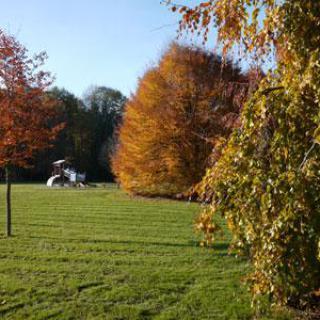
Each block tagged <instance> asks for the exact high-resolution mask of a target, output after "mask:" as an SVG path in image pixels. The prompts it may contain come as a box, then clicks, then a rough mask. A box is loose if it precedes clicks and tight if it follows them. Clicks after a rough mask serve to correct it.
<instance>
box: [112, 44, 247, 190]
mask: <svg viewBox="0 0 320 320" xmlns="http://www.w3.org/2000/svg"><path fill="white" fill-rule="evenodd" d="M247 87H248V81H247V79H246V77H244V76H243V75H241V74H240V71H239V69H238V68H236V67H235V66H233V65H232V64H231V63H226V65H224V67H223V68H222V63H221V59H220V58H219V57H217V56H215V55H213V54H210V53H207V52H205V51H203V50H200V49H196V48H189V47H185V46H180V45H178V44H175V43H174V44H172V45H171V46H170V48H169V49H168V51H167V52H166V53H165V54H164V55H163V56H162V58H161V60H160V62H159V65H158V66H156V67H154V68H151V69H149V70H148V71H147V72H146V73H145V74H144V76H143V77H142V78H141V79H140V82H139V87H138V90H137V92H136V94H134V95H133V96H132V97H131V98H130V99H129V101H128V103H127V105H126V108H125V115H124V120H123V125H122V127H121V128H120V130H119V146H118V149H117V152H116V154H115V155H114V157H113V159H112V163H113V171H114V173H115V175H116V176H117V179H118V181H119V182H120V183H121V185H122V186H123V187H124V189H125V190H127V191H129V192H131V193H136V194H143V195H167V196H172V195H175V194H178V193H182V192H185V191H187V190H188V189H189V188H190V187H191V186H193V185H194V184H196V183H198V182H199V181H200V180H201V178H202V176H203V175H204V172H205V168H206V166H207V161H208V157H209V155H210V154H211V153H212V149H213V146H214V144H215V142H216V141H217V140H221V137H227V136H228V135H229V133H230V132H231V128H232V127H233V126H234V125H235V121H236V120H237V118H238V113H239V109H240V105H241V102H242V100H243V98H244V97H245V96H246V92H247Z"/></svg>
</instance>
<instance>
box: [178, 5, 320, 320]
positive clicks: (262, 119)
mask: <svg viewBox="0 0 320 320" xmlns="http://www.w3.org/2000/svg"><path fill="white" fill-rule="evenodd" d="M172 9H173V11H177V10H178V11H179V12H180V13H181V14H182V19H181V23H180V30H181V31H183V30H191V31H193V32H194V31H195V30H197V31H198V32H200V33H201V31H203V35H204V39H205V40H206V39H207V37H208V35H210V30H211V28H213V27H215V28H217V33H218V41H219V42H220V44H221V45H222V48H223V50H224V53H225V54H226V53H227V52H230V50H232V49H234V48H237V49H239V48H241V49H242V52H243V53H244V54H245V57H247V58H249V59H251V58H252V57H253V58H254V59H255V60H260V61H265V60H266V58H267V57H270V56H271V55H272V53H273V52H274V53H275V57H274V58H275V61H276V62H277V66H276V68H275V69H274V70H270V73H269V75H268V76H267V77H266V78H265V79H264V80H263V81H262V82H261V83H260V86H259V88H258V90H257V91H256V93H255V94H254V95H253V96H252V97H251V99H249V101H248V103H247V104H246V106H245V107H244V108H243V111H242V115H241V126H240V127H239V128H237V129H236V130H235V131H234V132H233V134H232V136H231V139H230V141H229V143H228V145H227V147H226V148H225V149H224V150H223V155H222V157H221V158H220V159H219V161H218V162H217V163H216V164H215V165H214V166H213V167H212V168H211V169H210V170H208V172H207V174H206V177H205V179H204V182H203V185H204V186H203V187H204V189H205V190H206V192H207V191H208V190H211V197H212V198H211V205H210V206H209V207H208V208H207V209H206V210H205V211H204V212H203V213H202V214H201V216H200V217H199V219H198V221H197V228H198V229H199V230H202V231H203V232H204V233H205V237H206V239H205V240H206V241H207V242H211V241H212V235H213V234H212V233H213V232H214V231H215V230H216V229H218V227H217V222H216V220H215V218H214V217H215V215H216V214H222V216H223V217H225V218H226V219H227V221H228V225H229V226H230V229H231V231H232V233H233V237H234V240H233V248H235V249H238V250H240V252H242V253H246V254H249V256H250V260H251V261H252V265H253V268H252V273H251V275H250V277H249V279H250V284H251V289H252V293H253V297H254V302H257V304H256V305H257V306H259V303H258V302H260V301H261V299H260V298H262V297H263V296H265V295H267V296H268V297H269V299H270V300H271V301H272V302H273V303H275V304H282V305H286V304H289V305H291V306H295V307H303V308H305V307H306V306H307V305H308V304H309V306H312V305H318V306H319V305H320V301H319V293H320V152H319V151H320V149H319V148H320V116H319V115H320V18H319V17H320V1H314V0H305V1H301V0H283V1H277V0H247V1H242V0H233V1H230V0H211V1H204V2H201V3H200V4H199V5H198V6H196V7H194V8H188V7H186V6H177V5H172ZM206 192H205V193H206ZM318 312H319V311H318ZM318 317H319V313H318V315H317V316H316V318H318Z"/></svg>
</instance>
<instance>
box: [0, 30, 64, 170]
mask: <svg viewBox="0 0 320 320" xmlns="http://www.w3.org/2000/svg"><path fill="white" fill-rule="evenodd" d="M45 58H46V56H45V54H44V53H41V54H39V55H38V56H36V57H35V58H34V59H29V58H28V57H27V50H26V49H25V48H24V47H23V46H22V45H21V44H20V43H18V42H17V41H16V40H15V39H14V38H13V37H11V36H8V35H6V34H5V33H4V32H3V31H2V30H0V119H1V121H0V167H6V168H8V167H12V166H16V167H27V166H28V165H29V161H30V159H31V158H32V156H33V155H34V152H35V151H36V150H39V149H43V148H47V147H48V146H49V144H50V141H51V140H52V139H54V138H55V136H56V134H57V133H58V132H59V130H60V129H61V128H62V125H61V124H60V125H55V126H52V125H51V123H50V121H51V119H52V117H53V116H54V115H55V109H54V106H56V102H55V101H54V100H53V99H51V98H50V97H49V96H48V94H46V89H47V88H48V86H49V85H50V84H51V78H50V74H49V73H47V72H43V71H38V68H39V67H40V66H41V65H42V64H43V62H44V60H45Z"/></svg>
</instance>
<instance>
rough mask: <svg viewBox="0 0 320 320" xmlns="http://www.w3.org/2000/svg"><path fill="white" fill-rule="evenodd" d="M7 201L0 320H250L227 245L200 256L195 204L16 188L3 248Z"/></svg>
mask: <svg viewBox="0 0 320 320" xmlns="http://www.w3.org/2000/svg"><path fill="white" fill-rule="evenodd" d="M4 200H5V187H4V185H1V186H0V212H1V215H0V228H1V229H0V318H3V319H252V317H253V311H252V309H251V308H250V296H249V293H248V291H247V289H246V287H245V286H244V285H243V284H241V278H242V277H243V276H244V275H245V273H246V271H247V270H248V263H247V262H246V261H245V260H243V259H242V260H241V259H236V258H235V257H234V256H230V255H228V252H227V251H228V250H227V248H228V242H229V238H228V236H226V238H225V239H224V240H221V241H220V242H218V243H216V245H215V246H214V249H205V248H201V247H199V246H198V239H197V237H196V236H195V234H194V233H193V229H192V222H193V219H194V217H195V215H196V213H197V212H198V210H199V206H198V205H197V204H189V203H184V202H176V201H169V200H159V199H153V200H147V199H142V198H130V197H129V196H127V195H125V194H124V193H123V192H122V191H120V190H118V189H117V188H116V187H115V186H113V185H108V186H107V187H105V188H102V187H100V188H91V189H85V190H79V189H51V190H49V189H46V188H45V187H44V186H42V185H14V186H13V223H14V224H13V232H14V237H13V238H11V239H6V238H5V237H4V233H3V230H4V216H5V203H4ZM264 319H271V316H265V317H264ZM272 319H273V318H272Z"/></svg>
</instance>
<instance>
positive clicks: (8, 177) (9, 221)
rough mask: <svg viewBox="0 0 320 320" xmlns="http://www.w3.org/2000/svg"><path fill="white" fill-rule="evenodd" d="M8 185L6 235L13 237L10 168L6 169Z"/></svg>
mask: <svg viewBox="0 0 320 320" xmlns="http://www.w3.org/2000/svg"><path fill="white" fill-rule="evenodd" d="M5 171H6V184H7V194H6V200H7V226H6V227H7V228H6V234H7V237H10V236H11V235H12V227H11V172H10V168H9V167H6V170H5Z"/></svg>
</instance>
